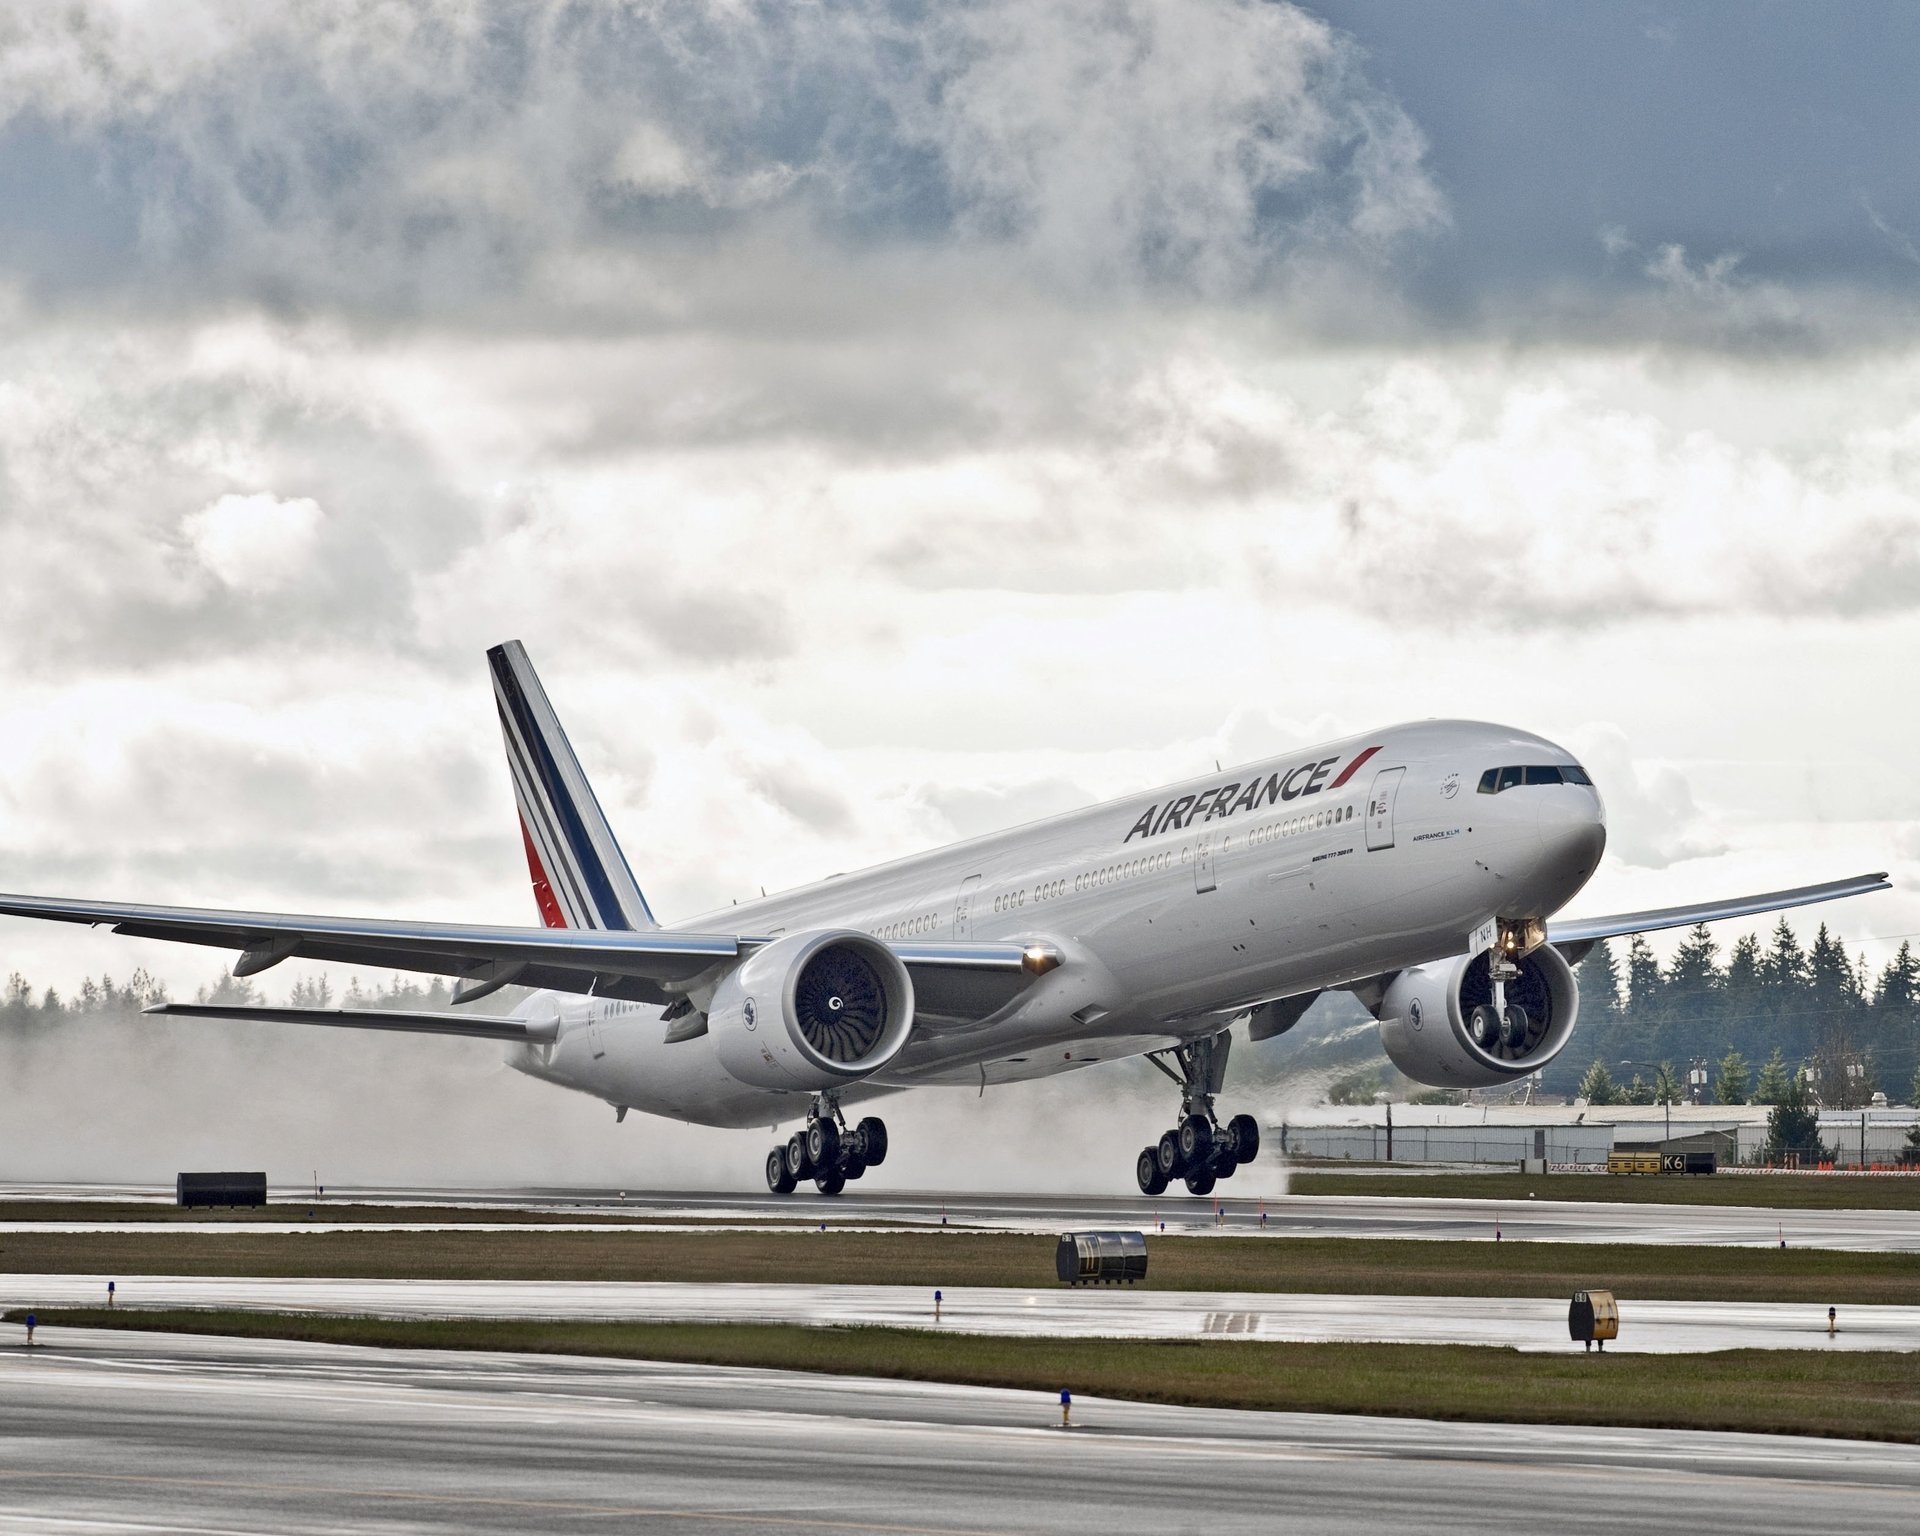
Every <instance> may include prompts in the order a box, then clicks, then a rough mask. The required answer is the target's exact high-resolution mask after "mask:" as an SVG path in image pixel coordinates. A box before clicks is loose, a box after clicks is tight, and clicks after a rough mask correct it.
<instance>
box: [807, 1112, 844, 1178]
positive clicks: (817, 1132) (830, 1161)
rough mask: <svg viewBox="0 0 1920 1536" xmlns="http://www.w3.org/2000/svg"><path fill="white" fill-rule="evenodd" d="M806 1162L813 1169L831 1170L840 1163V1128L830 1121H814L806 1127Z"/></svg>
mask: <svg viewBox="0 0 1920 1536" xmlns="http://www.w3.org/2000/svg"><path fill="white" fill-rule="evenodd" d="M807 1161H808V1162H809V1163H811V1164H812V1165H813V1166H814V1167H815V1168H831V1167H833V1166H834V1165H835V1164H836V1163H838V1162H839V1161H840V1127H839V1126H837V1125H835V1124H834V1123H833V1122H832V1121H831V1120H815V1121H814V1122H813V1123H812V1124H811V1125H809V1126H808V1127H807Z"/></svg>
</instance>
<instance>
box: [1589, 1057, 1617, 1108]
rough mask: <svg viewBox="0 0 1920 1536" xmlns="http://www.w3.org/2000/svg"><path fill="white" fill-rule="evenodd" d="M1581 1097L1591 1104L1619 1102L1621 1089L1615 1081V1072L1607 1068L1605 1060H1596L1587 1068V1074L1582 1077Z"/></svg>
mask: <svg viewBox="0 0 1920 1536" xmlns="http://www.w3.org/2000/svg"><path fill="white" fill-rule="evenodd" d="M1580 1097H1581V1098H1583V1099H1585V1100H1586V1101H1587V1102H1588V1103H1589V1104H1618V1103H1619V1102H1620V1089H1619V1088H1618V1087H1617V1086H1616V1085H1615V1083H1614V1081H1613V1074H1612V1073H1611V1072H1609V1071H1608V1070H1607V1064H1606V1063H1605V1062H1604V1061H1596V1062H1594V1064H1593V1065H1592V1066H1590V1067H1588V1068H1587V1075H1586V1076H1585V1077H1583V1078H1581V1079H1580Z"/></svg>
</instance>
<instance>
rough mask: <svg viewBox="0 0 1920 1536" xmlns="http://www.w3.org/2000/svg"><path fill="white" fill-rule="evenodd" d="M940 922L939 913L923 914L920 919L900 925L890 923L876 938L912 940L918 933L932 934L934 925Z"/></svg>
mask: <svg viewBox="0 0 1920 1536" xmlns="http://www.w3.org/2000/svg"><path fill="white" fill-rule="evenodd" d="M939 921H940V915H939V913H937V912H923V913H921V914H920V915H919V916H918V917H909V918H906V919H905V920H903V921H901V922H898V923H888V924H886V925H885V926H884V927H882V928H880V929H879V930H878V931H877V932H876V933H875V934H874V937H875V938H880V939H910V938H912V937H913V936H914V935H915V934H917V933H932V932H933V928H934V924H935V923H937V922H939Z"/></svg>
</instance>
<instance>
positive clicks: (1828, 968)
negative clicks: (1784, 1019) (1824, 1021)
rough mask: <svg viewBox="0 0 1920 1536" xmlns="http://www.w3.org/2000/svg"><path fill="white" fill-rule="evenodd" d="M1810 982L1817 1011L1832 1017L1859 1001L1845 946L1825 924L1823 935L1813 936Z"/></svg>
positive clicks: (1808, 974) (1822, 927)
mask: <svg viewBox="0 0 1920 1536" xmlns="http://www.w3.org/2000/svg"><path fill="white" fill-rule="evenodd" d="M1807 982H1808V986H1809V989H1810V990H1811V992H1812V997H1811V999H1810V1001H1811V1002H1812V1004H1813V1006H1814V1008H1815V1010H1816V1011H1817V1012H1818V1013H1821V1014H1824V1015H1827V1016H1829V1017H1831V1016H1833V1015H1835V1014H1837V1013H1840V1012H1842V1011H1844V1010H1846V1009H1848V1008H1851V1007H1853V1006H1854V1005H1856V1004H1857V1003H1858V1002H1859V1001H1860V997H1859V993H1858V991H1857V990H1856V988H1857V985H1858V984H1857V981H1856V979H1855V977H1854V974H1853V966H1852V965H1851V964H1850V963H1849V962H1848V960H1847V951H1846V946H1845V945H1843V944H1842V943H1841V942H1840V941H1839V939H1837V938H1835V937H1834V935H1832V934H1831V933H1829V932H1827V925H1826V924H1825V923H1822V924H1821V925H1820V931H1819V932H1818V933H1816V934H1815V935H1814V936H1813V944H1812V947H1811V948H1809V949H1808V950H1807Z"/></svg>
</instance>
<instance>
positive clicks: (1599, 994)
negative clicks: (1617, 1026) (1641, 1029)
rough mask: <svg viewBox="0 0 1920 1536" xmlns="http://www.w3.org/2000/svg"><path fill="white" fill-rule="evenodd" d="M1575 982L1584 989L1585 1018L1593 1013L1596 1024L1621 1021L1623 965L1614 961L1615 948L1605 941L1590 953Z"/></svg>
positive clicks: (1581, 996)
mask: <svg viewBox="0 0 1920 1536" xmlns="http://www.w3.org/2000/svg"><path fill="white" fill-rule="evenodd" d="M1574 979H1575V981H1576V982H1577V983H1578V984H1579V987H1580V1011H1581V1012H1582V1013H1583V1014H1584V1013H1586V1012H1587V1010H1589V1009H1591V1010H1592V1011H1593V1017H1594V1018H1595V1019H1596V1020H1599V1019H1605V1020H1607V1021H1608V1022H1612V1021H1613V1020H1615V1019H1617V1018H1619V1017H1620V962H1619V961H1617V960H1616V959H1615V958H1614V955H1613V946H1612V945H1611V944H1609V943H1608V942H1607V941H1606V940H1605V939H1602V940H1601V941H1600V942H1599V943H1598V944H1596V945H1594V946H1593V948H1592V949H1590V950H1588V951H1587V958H1586V959H1584V960H1582V961H1581V962H1580V969H1579V970H1578V971H1576V972H1575V973H1574Z"/></svg>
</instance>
